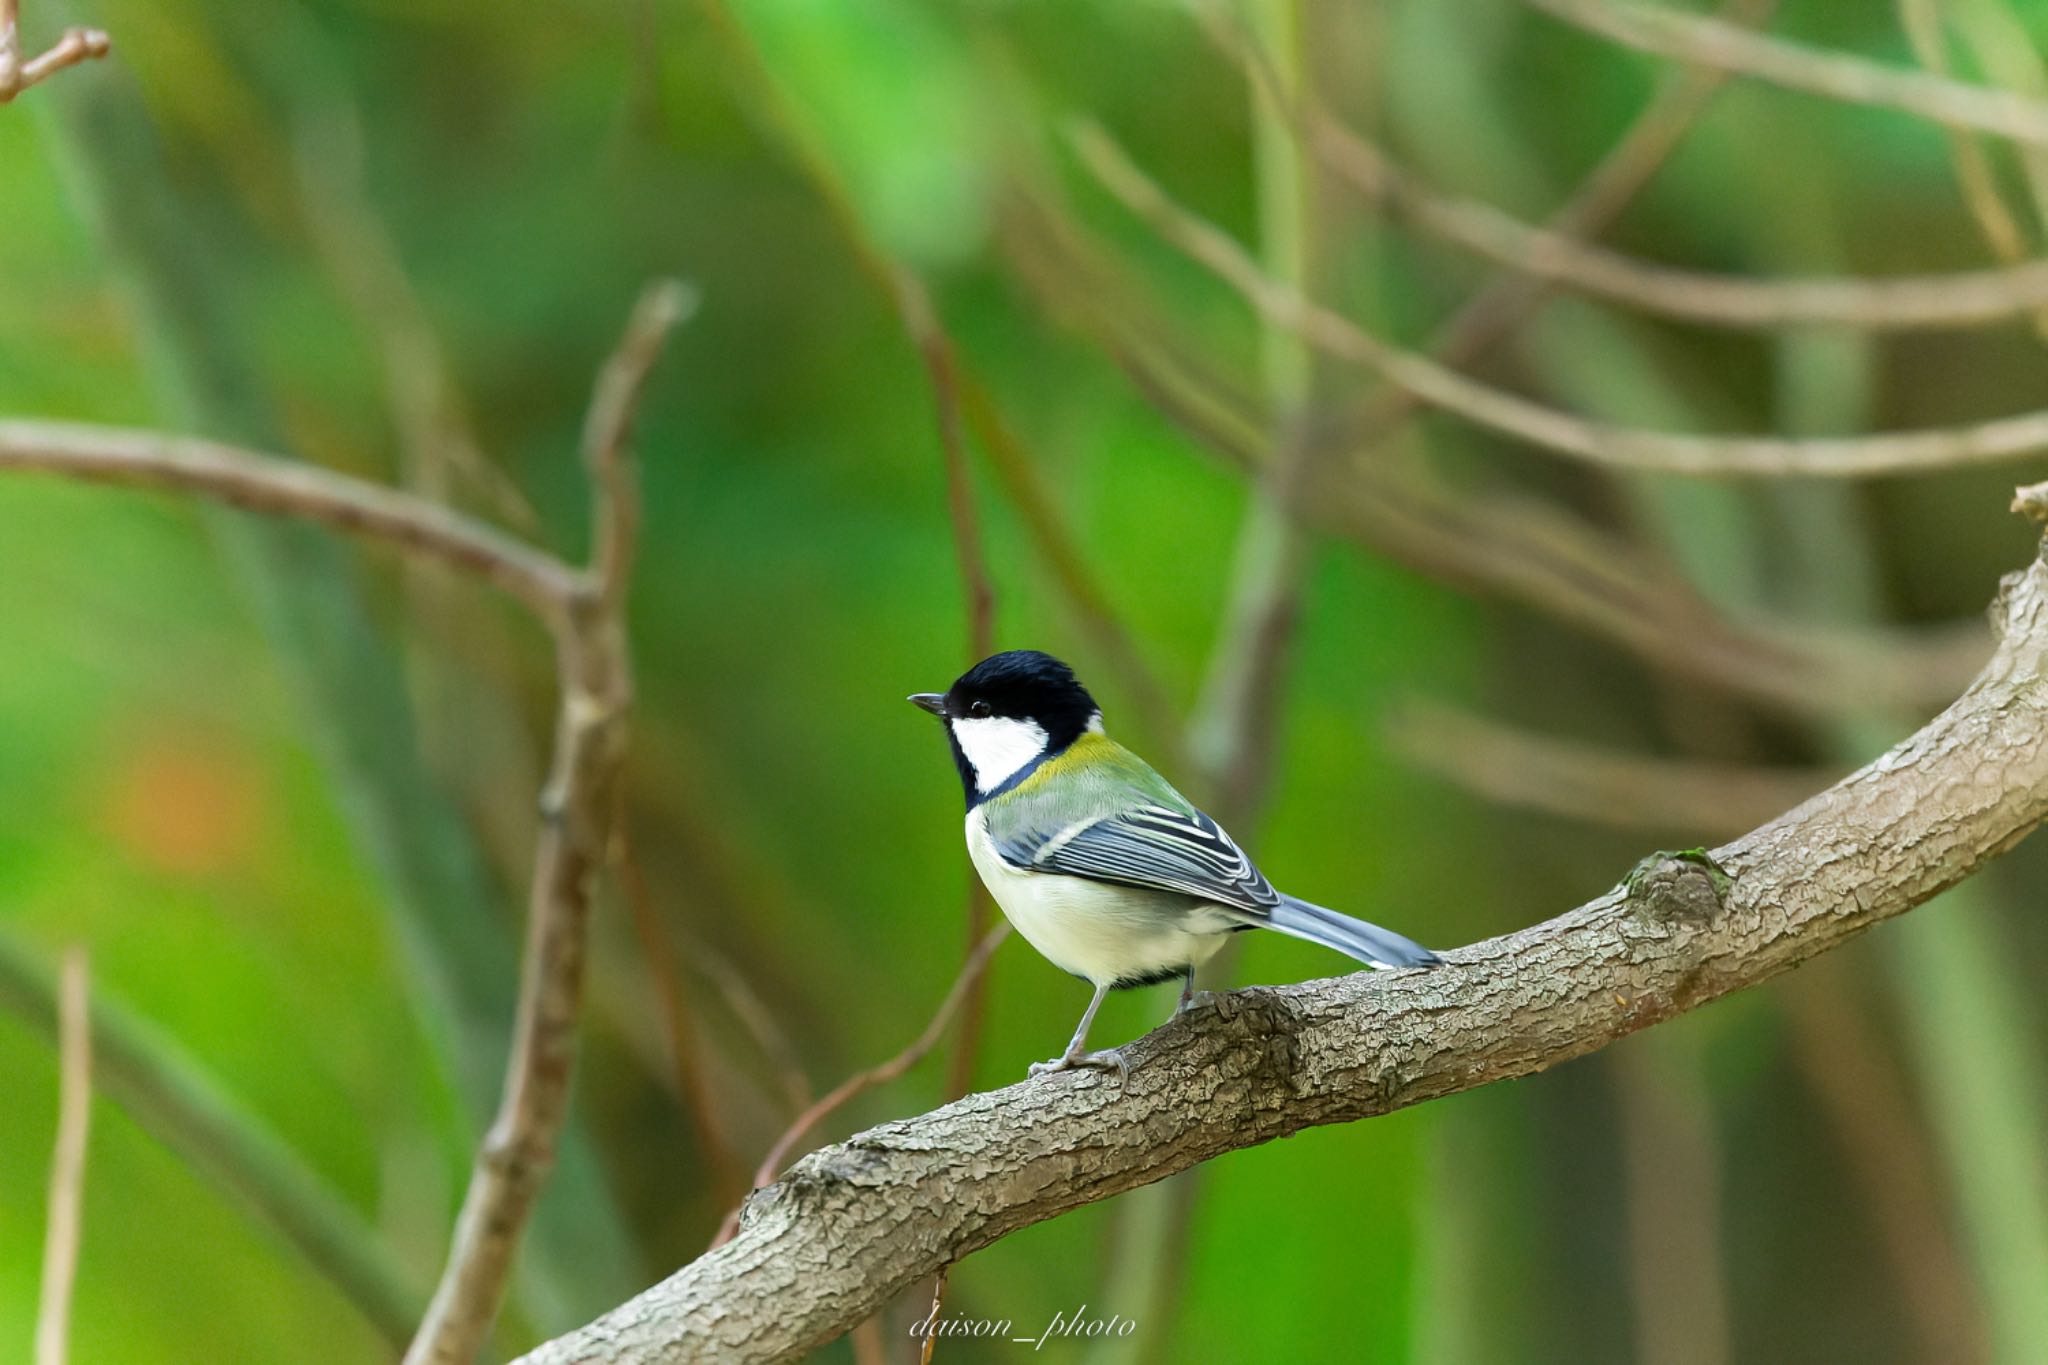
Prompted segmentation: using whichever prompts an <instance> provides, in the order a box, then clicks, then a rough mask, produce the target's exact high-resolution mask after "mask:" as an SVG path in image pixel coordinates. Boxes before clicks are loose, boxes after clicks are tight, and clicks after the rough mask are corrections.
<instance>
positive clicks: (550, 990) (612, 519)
mask: <svg viewBox="0 0 2048 1365" xmlns="http://www.w3.org/2000/svg"><path fill="white" fill-rule="evenodd" d="M687 299H688V295H687V292H686V291H685V290H684V289H683V287H682V286H681V285H680V284H678V283H676V282H675V281H673V280H663V281H658V282H656V283H655V284H652V285H650V286H648V288H647V289H646V291H645V292H643V293H642V295H641V297H640V301H639V303H638V305H637V306H636V307H635V308H634V310H633V316H632V319H631V320H630V321H629V322H628V324H627V327H626V333H625V336H624V338H623V339H622V340H621V341H620V343H619V347H618V349H617V351H616V352H614V354H613V355H612V358H611V359H610V360H609V361H608V362H607V363H606V364H605V366H604V368H603V370H601V371H600V372H599V375H598V380H597V385H596V390H595V393H594V395H593V397H592V399H591V409H590V417H589V420H588V422H587V423H586V424H585V427H584V443H583V455H584V460H585V463H586V465H587V466H588V468H589V471H590V475H591V479H592V483H593V488H594V493H593V497H592V520H593V528H592V533H591V541H592V550H591V568H590V570H589V571H588V573H587V574H586V575H585V576H584V577H583V578H582V579H581V580H580V582H579V584H578V589H579V590H578V592H577V594H576V595H575V596H574V597H573V598H572V600H571V603H570V610H569V612H568V614H567V619H566V621H565V622H564V629H563V630H562V631H561V632H560V633H559V634H558V637H557V644H556V656H557V668H558V672H559V677H560V688H561V706H560V711H559V714H558V715H557V718H556V722H555V752H554V760H553V764H552V766H551V768H550V770H549V773H548V779H547V786H546V787H545V788H544V789H543V791H542V793H541V798H540V802H541V824H540V839H539V844H538V846H537V848H536V849H535V852H534V870H533V882H532V887H531V890H530V893H529V897H528V904H527V938H526V951H525V963H524V966H523V969H522V972H521V977H520V989H519V1015H518V1020H517V1023H516V1025H515V1028H514V1034H513V1042H512V1052H511V1056H510V1057H509V1058H508V1059H507V1062H506V1070H505V1088H504V1095H503V1098H502V1099H501V1101H500V1103H499V1109H498V1115H497V1118H496V1119H495V1120H494V1121H493V1122H492V1124H491V1128H490V1131H489V1132H488V1133H486V1134H485V1136H484V1140H483V1143H482V1145H481V1146H480V1147H479V1148H478V1150H477V1156H476V1165H475V1169H474V1171H473V1173H472V1175H471V1178H470V1184H469V1190H468V1192H467V1194H466V1195H465V1196H464V1199H463V1205H462V1214H461V1217H460V1218H459V1219H458V1221H457V1223H456V1227H455V1235H454V1239H453V1243H452V1245H451V1247H450V1250H449V1255H448V1264H447V1266H446V1267H445V1269H444V1270H443V1271H442V1276H441V1283H440V1287H439V1288H438V1289H436V1290H435V1292H434V1299H433V1302H432V1303H431V1304H430V1305H429V1306H428V1308H427V1315H426V1318H425V1320H424V1321H423V1322H422V1323H421V1324H420V1329H419V1332H418V1334H417V1335H416V1336H415V1337H414V1338H413V1342H412V1346H411V1347H410V1348H409V1349H408V1350H407V1352H406V1357H405V1358H406V1361H407V1365H469V1362H470V1361H471V1360H473V1359H474V1357H475V1356H476V1353H477V1351H478V1350H479V1349H480V1348H481V1347H482V1346H483V1343H484V1340H485V1338H486V1337H487V1336H488V1335H489V1333H490V1329H491V1324H492V1323H493V1322H494V1321H496V1319H497V1314H498V1308H499V1305H500V1303H501V1302H502V1301H503V1299H504V1294H505V1284H506V1280H507V1278H508V1277H509V1275H510V1273H511V1269H512V1262H513V1259H514V1256H515V1255H516V1253H517V1251H518V1248H519V1242H520V1237H521V1234H522V1233H523V1232H524V1230H525V1226H526V1220H527V1217H528V1215H529V1214H530V1213H531V1212H532V1210H533V1204H534V1201H535V1200H536V1199H537V1198H538V1197H539V1195H540V1189H541V1185H542V1183H543V1182H544V1181H545V1179H546V1177H547V1172H548V1170H549V1168H550V1167H551V1166H552V1165H553V1163H554V1156H555V1143H556V1140H557V1138H558V1137H559V1135H560V1131H561V1125H562V1121H563V1119H564V1118H565V1117H566V1116H567V1114H568V1107H569V1078H570V1073H571V1071H572V1069H573V1067H574V1064H575V1050H576V1024H577V1015H578V1013H579V1010H580V1008H581V1004H582V991H583V959H584V954H585V950H586V946H587V943H586V940H587V937H588V933H587V930H588V923H589V917H590V908H591V900H592V893H593V890H594V887H595V883H596V881H597V878H598V875H599V874H600V873H601V872H602V871H603V869H604V867H605V865H606V863H607V861H608V860H609V858H610V856H611V854H612V852H613V848H612V839H613V831H614V830H615V829H616V827H617V821H618V816H619V806H620V801H619V795H620V789H621V777H622V773H623V770H624V766H625V757H626V720H627V712H628V709H629V708H630V706H631V703H632V693H633V687H632V669H631V662H630V657H629V653H628V650H627V644H626V629H625V620H624V606H625V602H624V598H625V587H626V583H627V580H628V577H629V575H630V573H631V570H632V561H633V551H634V548H635V544H636V540H637V528H638V525H639V515H640V513H639V497H638V489H637V486H636V483H635V479H634V470H633V461H632V458H631V452H630V450H629V448H628V436H629V434H630V430H631V426H632V422H633V416H634V412H635V410H636V407H637V405H638V402H639V398H640V393H641V389H642V388H643V386H644V385H645V382H646V379H647V375H648V372H649V370H650V369H651V368H652V366H653V364H654V361H655V359H656V358H657V357H658V356H659V355H660V353H661V350H662V347H663V345H664V344H665V342H666V341H667V339H668V335H669V333H670V332H671V331H672V330H673V329H674V327H675V326H676V324H677V323H678V322H680V321H681V320H682V317H683V314H684V312H685V308H686V303H687Z"/></svg>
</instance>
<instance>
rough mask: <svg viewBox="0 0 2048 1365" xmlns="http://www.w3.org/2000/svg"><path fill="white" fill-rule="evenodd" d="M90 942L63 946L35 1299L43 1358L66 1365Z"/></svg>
mask: <svg viewBox="0 0 2048 1365" xmlns="http://www.w3.org/2000/svg"><path fill="white" fill-rule="evenodd" d="M86 989H87V987H86V965H85V950H84V949H83V948H72V949H70V950H69V951H68V952H66V953H65V954H64V969H63V975H62V977H61V979H60V982H59V985H58V991H57V1055H58V1058H59V1071H58V1109H57V1141H56V1150H55V1152H54V1153H53V1154H52V1156H51V1158H50V1204H49V1212H48V1214H47V1215H46V1217H47V1222H46V1224H45V1230H44V1236H43V1292H42V1299H41V1301H40V1302H39V1303H38V1305H37V1307H36V1365H64V1362H65V1361H66V1360H67V1359H68V1358H69V1356H70V1350H71V1290H72V1287H73V1285H74V1284H76V1283H77V1279H78V1243H79V1232H80V1223H81V1220H82V1219H83V1216H84V1212H85V1210H84V1202H85V1140H86V1135H87V1133H88V1131H89V1130H90V1126H91V1122H92V1018H91V1014H90V1012H89V1005H90V1001H89V1000H88V998H87V995H86Z"/></svg>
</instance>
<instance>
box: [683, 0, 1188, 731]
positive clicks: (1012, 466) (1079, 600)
mask: <svg viewBox="0 0 2048 1365" xmlns="http://www.w3.org/2000/svg"><path fill="white" fill-rule="evenodd" d="M702 4H703V9H704V12H705V15H706V17H707V18H708V19H709V20H710V23H711V28H712V32H713V35H714V36H715V37H716V39H717V40H718V42H719V43H720V46H721V49H722V50H723V51H724V53H725V55H726V56H727V57H728V58H729V59H730V61H729V63H728V65H727V70H728V71H729V72H731V73H732V75H733V77H734V79H735V81H736V83H737V84H738V85H739V87H740V95H741V97H742V99H743V101H744V102H745V103H746V105H747V106H748V107H749V109H750V110H751V111H753V113H754V115H755V116H756V117H757V118H758V119H759V120H760V121H761V123H762V124H763V125H764V127H765V129H766V130H767V132H768V133H769V134H770V135H772V136H773V137H774V138H775V139H776V140H777V141H779V142H780V143H781V145H782V146H783V148H784V150H785V151H786V152H787V153H788V155H789V156H790V158H791V160H792V161H793V162H794V163H795V164H796V167H797V169H798V170H799V171H801V172H802V173H803V175H804V177H805V178H806V179H807V180H808V181H809V183H810V185H811V188H812V189H813V190H814V191H816V193H817V195H818V197H819V199H820V200H821V201H822V202H823V203H824V206H825V208H826V211H827V213H828V215H829V216H830V218H831V220H832V222H833V224H834V226H836V227H837V228H838V229H839V232H840V235H841V237H842V238H843V239H844V240H845V242H846V244H847V246H848V247H849V248H850V249H851V250H852V252H853V258H854V260H855V262H856V263H857V264H858V265H859V266H860V269H861V273H862V274H863V275H865V276H866V277H867V278H868V279H869V280H870V281H871V282H872V283H874V284H875V285H877V286H878V287H879V288H881V289H882V290H884V291H885V292H886V293H887V294H888V295H889V296H890V301H891V304H892V306H895V305H896V303H897V292H898V280H899V278H900V275H901V267H899V266H898V265H897V263H896V262H895V261H894V260H893V259H892V258H891V257H890V256H889V255H888V253H887V252H886V251H884V250H883V249H882V247H881V246H880V245H879V244H878V243H877V242H876V241H875V240H874V239H873V237H872V235H871V234H870V233H869V231H868V229H867V227H866V225H865V223H864V222H863V221H862V218H861V214H860V211H859V209H858V208H857V207H856V206H855V204H854V201H853V197H852V195H851V194H849V193H848V191H847V189H846V186H845V185H844V184H843V183H842V182H841V178H840V176H839V173H838V171H837V170H836V169H835V168H834V166H833V164H832V159H831V157H830V156H829V155H828V154H827V153H826V152H825V150H824V149H823V148H822V147H821V146H820V145H819V142H818V139H817V138H816V137H814V136H813V135H812V133H811V131H810V129H809V128H808V126H807V125H806V123H805V119H804V116H803V114H802V113H801V111H800V110H799V109H798V108H797V106H796V105H795V104H794V103H793V102H792V101H791V100H790V99H789V98H788V97H787V96H786V95H785V94H784V93H783V92H782V90H781V88H780V87H779V86H778V85H777V84H776V81H775V78H774V74H773V73H772V72H771V71H770V70H769V69H768V66H767V64H766V63H765V62H764V61H763V60H762V58H761V53H760V50H759V49H758V48H757V47H756V46H755V45H754V41H753V39H752V38H751V36H749V34H748V33H747V31H746V29H745V27H744V26H743V25H742V24H740V22H739V21H738V20H737V19H736V18H735V17H734V16H733V14H732V11H731V9H730V7H729V6H728V5H727V4H726V3H725V0H702ZM956 359H957V356H956ZM957 383H958V389H959V398H960V406H961V411H962V414H963V415H964V416H965V418H966V419H967V423H968V425H969V426H970V427H971V428H972V429H973V431H974V433H975V436H976V437H977V438H978V439H979V440H980V442H981V444H982V447H983V449H984V450H985V451H986V453H987V454H988V456H989V459H990V461H991V463H992V464H993V466H994V470H995V473H996V476H997V479H998V480H999V481H1000V482H1001V483H1002V485H1003V489H1004V491H1005V492H1006V493H1007V494H1008V495H1009V496H1010V499H1011V500H1012V501H1013V502H1014V503H1015V504H1016V505H1017V511H1018V513H1019V515H1020V516H1021V518H1022V519H1023V523H1024V526H1025V529H1026V530H1027V531H1028V532H1030V535H1031V541H1032V548H1033V549H1034V550H1036V551H1037V552H1038V553H1039V554H1040V556H1041V557H1042V558H1043V559H1044V560H1045V562H1046V565H1047V567H1048V568H1049V569H1050V570H1051V571H1052V577H1053V582H1054V585H1055V586H1056V587H1058V588H1059V589H1060V590H1061V591H1062V593H1063V594H1064V595H1065V596H1066V598H1067V601H1068V604H1069V605H1070V606H1071V607H1072V608H1073V610H1074V611H1075V613H1076V615H1077V616H1078V617H1079V618H1080V624H1081V627H1082V629H1083V630H1085V631H1086V632H1087V633H1088V635H1089V637H1090V642H1091V643H1092V644H1093V645H1094V646H1095V648H1096V650H1097V651H1098V652H1099V653H1100V654H1101V655H1102V656H1103V658H1104V661H1105V662H1106V663H1107V664H1108V665H1109V667H1110V668H1111V669H1112V670H1113V671H1114V673H1115V675H1116V676H1117V678H1118V680H1119V681H1120V682H1121V683H1122V684H1123V686H1124V688H1125V690H1126V691H1127V692H1128V693H1129V694H1130V696H1131V698H1132V699H1133V700H1134V701H1135V702H1136V703H1137V705H1138V707H1139V709H1140V710H1142V711H1143V712H1144V714H1145V716H1146V717H1147V719H1148V720H1149V721H1151V722H1152V723H1153V725H1154V726H1155V727H1157V735H1156V737H1157V739H1158V740H1159V745H1158V747H1159V748H1160V750H1161V752H1162V753H1165V754H1166V755H1167V756H1168V758H1169V760H1170V759H1171V758H1172V757H1173V755H1174V754H1176V753H1178V752H1179V750H1180V748H1181V734H1180V722H1179V719H1178V716H1179V711H1178V708H1177V707H1175V706H1174V704H1173V702H1172V700H1171V698H1170V697H1169V695H1168V694H1167V692H1166V689H1165V688H1164V687H1162V686H1160V684H1159V682H1158V680H1157V679H1156V678H1155V677H1154V676H1153V674H1152V673H1151V671H1150V669H1149V668H1148V667H1147V666H1146V664H1145V662H1144V658H1143V655H1142V653H1141V652H1140V651H1139V649H1138V647H1137V645H1136V643H1135V641H1134V640H1133V639H1132V636H1131V633H1130V631H1129V630H1128V629H1127V628H1126V627H1125V626H1124V625H1123V624H1122V622H1121V621H1120V620H1119V619H1118V617H1117V615H1116V613H1115V612H1114V610H1112V608H1111V607H1110V605H1109V599H1108V597H1107V596H1106V595H1105V594H1104V593H1103V592H1102V591H1101V588H1100V585H1099V584H1097V583H1096V582H1095V579H1094V576H1093V574H1092V573H1091V572H1090V571H1089V570H1088V568H1087V566H1086V564H1085V562H1084V560H1083V558H1082V556H1081V554H1080V552H1079V550H1078V549H1077V548H1076V546H1075V544H1074V540H1073V537H1072V536H1071V534H1069V533H1068V532H1067V530H1066V528H1065V526H1064V524H1063V522H1062V521H1061V519H1060V515H1059V513H1058V511H1057V504H1056V502H1055V500H1054V499H1053V497H1052V495H1051V493H1050V492H1049V491H1048V490H1047V489H1046V487H1045V482H1044V475H1043V473H1042V472H1041V471H1040V469H1039V468H1038V465H1037V464H1036V462H1035V461H1033V460H1032V458H1031V456H1030V453H1029V452H1028V451H1027V450H1026V449H1025V447H1024V443H1023V441H1022V440H1021V439H1020V438H1019V437H1018V436H1017V434H1016V432H1015V431H1014V429H1012V427H1011V426H1010V424H1009V423H1008V422H1007V421H1006V420H1005V419H1004V417H1003V415H1002V413H1001V411H1000V410H999V409H998V407H997V406H996V403H995V400H994V398H993V397H992V396H991V393H990V391H989V389H988V388H987V386H986V385H985V384H984V383H983V382H982V381H981V380H980V379H978V378H977V377H976V375H975V374H974V373H973V372H972V371H971V370H970V369H968V368H967V367H966V366H964V365H962V366H959V372H958V375H957Z"/></svg>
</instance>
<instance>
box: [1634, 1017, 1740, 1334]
mask: <svg viewBox="0 0 2048 1365" xmlns="http://www.w3.org/2000/svg"><path fill="white" fill-rule="evenodd" d="M1700 1046H1701V1045H1700V1043H1699V1041H1698V1040H1697V1039H1696V1038H1695V1037H1694V1036H1692V1035H1691V1034H1687V1033H1685V1032H1683V1031H1681V1030H1671V1031H1669V1032H1664V1033H1657V1034H1653V1035H1651V1036H1650V1037H1647V1038H1639V1039H1635V1040H1634V1041H1632V1042H1630V1043H1629V1044H1628V1045H1627V1046H1626V1047H1620V1048H1616V1049H1615V1050H1614V1051H1613V1052H1612V1053H1611V1054H1609V1055H1610V1056H1611V1057H1612V1058H1613V1061H1614V1063H1615V1065H1614V1068H1613V1070H1614V1074H1615V1089H1616V1099H1617V1101H1618V1103H1617V1106H1616V1107H1617V1109H1618V1110H1619V1116H1620V1120H1621V1122H1620V1125H1619V1127H1620V1130H1621V1132H1620V1137H1621V1155H1622V1162H1621V1164H1622V1183H1623V1186H1624V1188H1625V1190H1626V1191H1627V1197H1626V1203H1627V1205H1628V1241H1629V1270H1630V1277H1629V1284H1630V1289H1631V1293H1630V1294H1629V1303H1630V1306H1631V1307H1632V1309H1633V1310H1634V1317H1635V1345H1636V1350H1635V1357H1634V1358H1635V1359H1637V1360H1641V1361H1654V1362H1656V1365H1727V1362H1728V1361H1729V1359H1730V1358H1731V1357H1730V1354H1729V1322H1728V1283H1727V1275H1726V1274H1725V1273H1724V1272H1723V1270H1722V1263H1723V1253H1722V1219H1721V1143H1720V1140H1719V1138H1718V1135H1717V1134H1716V1133H1715V1131H1714V1101H1713V1095H1712V1093H1711V1091H1710V1090H1709V1089H1708V1087H1707V1078H1706V1076H1705V1075H1704V1074H1703V1068H1704V1059H1703V1058H1702V1057H1701V1056H1700Z"/></svg>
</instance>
